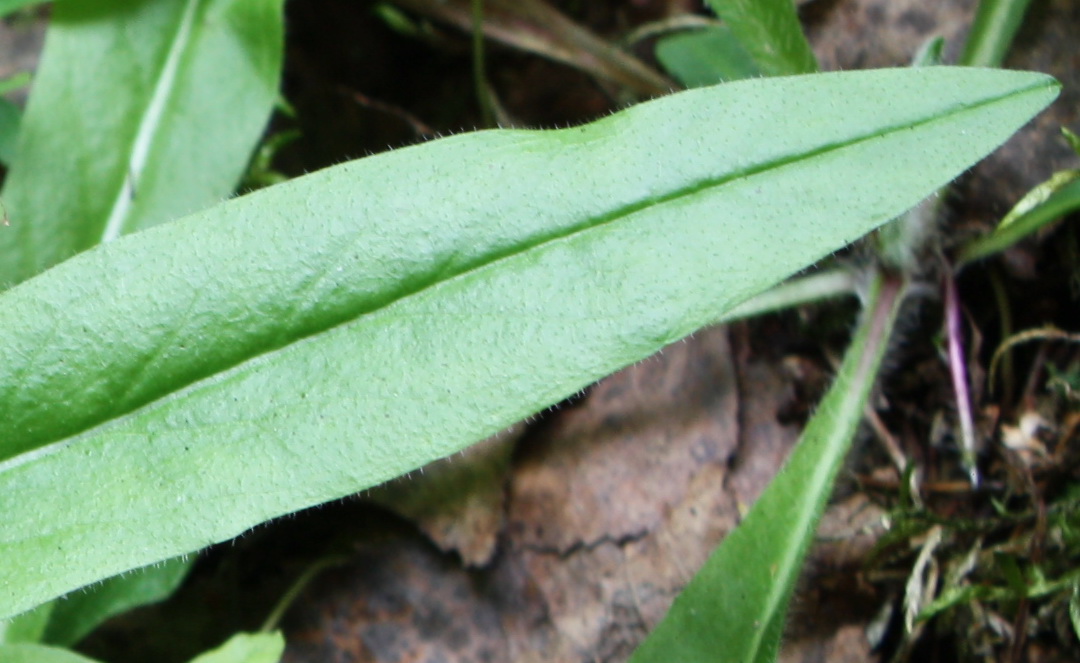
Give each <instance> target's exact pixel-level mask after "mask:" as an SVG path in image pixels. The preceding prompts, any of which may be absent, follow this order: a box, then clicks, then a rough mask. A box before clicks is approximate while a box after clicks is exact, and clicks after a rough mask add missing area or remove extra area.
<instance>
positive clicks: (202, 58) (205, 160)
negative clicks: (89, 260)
mask: <svg viewBox="0 0 1080 663" xmlns="http://www.w3.org/2000/svg"><path fill="white" fill-rule="evenodd" d="M281 4H282V0H79V1H78V2H59V3H57V4H56V6H55V7H54V10H53V16H52V20H51V22H50V25H49V31H48V35H47V38H46V43H45V50H44V53H43V55H42V60H41V66H40V68H39V70H38V73H37V75H36V77H35V80H34V83H33V87H32V89H31V95H30V99H29V101H28V103H27V108H26V113H25V115H24V116H23V120H22V126H21V129H20V132H19V138H18V147H17V150H16V155H17V156H16V160H15V162H14V163H12V165H11V171H10V173H9V175H8V179H7V182H6V183H5V187H4V202H5V205H6V206H7V209H8V216H9V217H10V219H11V227H10V228H5V229H4V232H2V233H0V286H4V285H10V284H12V283H16V282H18V281H21V280H23V279H25V278H27V277H29V276H32V275H33V274H36V273H37V272H39V271H41V270H43V269H45V268H47V267H49V266H51V265H53V264H55V263H57V262H60V261H61V260H63V259H65V258H67V257H69V256H71V255H72V254H74V253H77V252H79V251H82V250H84V249H87V248H89V247H91V246H93V245H95V244H97V243H99V242H101V241H103V240H109V239H112V238H114V237H116V236H118V235H120V234H122V233H126V232H130V231H132V230H137V229H139V228H145V227H149V226H152V225H155V224H158V223H161V222H163V221H168V220H170V219H173V218H176V217H179V216H182V215H184V214H188V213H190V212H194V211H196V210H199V209H202V208H204V207H207V206H209V205H211V204H213V203H215V202H218V201H219V200H221V199H222V198H224V197H226V196H228V195H230V194H231V193H232V192H233V188H234V187H235V186H236V183H237V181H238V180H239V178H240V176H241V175H242V174H243V172H244V169H245V166H246V165H247V161H248V158H249V156H250V154H251V151H252V150H253V148H254V146H255V144H256V142H257V140H258V138H259V136H260V134H261V133H262V130H263V127H264V126H265V124H266V120H267V118H268V116H269V113H270V109H271V108H272V106H273V103H274V99H275V96H276V94H277V85H278V79H279V76H280V70H281V59H282V49H283V46H282V43H283V33H282V30H283V28H282V16H281Z"/></svg>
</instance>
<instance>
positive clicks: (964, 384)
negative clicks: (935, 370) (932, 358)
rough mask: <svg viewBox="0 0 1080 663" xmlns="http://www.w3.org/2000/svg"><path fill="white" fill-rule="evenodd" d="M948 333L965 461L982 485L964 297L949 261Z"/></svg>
mask: <svg viewBox="0 0 1080 663" xmlns="http://www.w3.org/2000/svg"><path fill="white" fill-rule="evenodd" d="M942 278H943V280H944V281H945V335H946V342H947V344H948V348H949V376H950V377H951V378H952V383H953V391H954V392H955V393H956V414H957V417H958V418H959V419H960V438H961V449H962V450H961V454H960V457H961V462H963V464H964V469H965V470H967V472H968V478H969V479H970V480H971V486H972V487H973V488H978V487H979V468H978V467H977V466H976V464H975V419H974V417H973V416H972V410H971V390H970V389H969V388H968V376H967V364H966V363H965V360H964V346H963V337H964V332H963V329H961V321H960V320H961V318H960V296H959V295H958V294H957V291H956V279H955V278H954V276H953V271H952V266H951V265H949V263H948V262H945V274H944V276H943V277H942Z"/></svg>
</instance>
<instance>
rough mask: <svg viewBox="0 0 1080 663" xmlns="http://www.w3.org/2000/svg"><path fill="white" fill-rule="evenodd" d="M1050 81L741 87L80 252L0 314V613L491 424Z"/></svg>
mask: <svg viewBox="0 0 1080 663" xmlns="http://www.w3.org/2000/svg"><path fill="white" fill-rule="evenodd" d="M1057 89H1058V86H1057V85H1056V83H1055V82H1054V81H1053V79H1051V78H1049V77H1047V76H1044V75H1039V74H1028V73H1019V72H1001V71H990V70H964V69H952V68H933V69H922V70H910V71H905V70H881V71H869V72H849V73H840V74H823V75H819V76H808V77H794V78H786V79H757V80H751V81H743V82H739V83H733V84H729V85H724V86H720V87H714V88H706V89H700V90H693V91H688V92H684V93H680V94H678V95H673V96H670V97H666V98H662V99H659V100H656V101H653V102H649V103H646V104H642V105H639V106H636V107H634V108H631V109H629V110H627V111H624V112H622V113H620V114H617V115H613V116H611V117H608V118H605V119H604V120H601V121H599V122H596V123H593V124H591V125H587V126H584V127H577V128H572V129H566V130H561V131H551V132H533V131H491V132H480V133H475V134H469V135H462V136H458V137H453V138H449V139H445V140H440V141H436V142H433V143H429V144H427V145H423V146H418V147H414V148H408V149H404V150H399V151H396V152H393V153H388V154H384V155H379V156H377V157H373V158H369V159H364V160H360V161H356V162H352V163H349V164H345V165H342V166H338V167H335V168H330V169H327V170H324V171H320V172H318V173H314V174H312V175H309V176H306V177H303V178H299V179H297V180H293V181H290V182H288V183H285V184H282V185H279V186H275V187H271V188H268V189H264V190H262V191H259V192H257V193H254V194H251V195H249V196H246V197H243V198H240V199H237V200H234V201H230V202H228V203H225V204H223V205H220V206H218V207H215V208H213V209H211V210H208V211H206V212H204V213H200V214H197V215H194V216H192V217H189V218H187V219H185V220H182V221H178V222H176V223H171V224H165V225H162V226H159V227H156V228H152V229H150V230H148V231H145V232H142V233H137V234H135V235H133V236H131V237H129V238H125V239H122V240H120V241H118V242H114V243H112V244H110V245H106V246H103V247H100V248H98V249H95V250H92V251H88V252H86V253H84V254H82V255H80V256H77V257H75V258H74V259H72V260H70V261H68V262H66V263H64V264H62V265H59V266H58V267H56V268H53V269H51V270H49V271H48V272H46V273H45V274H43V275H41V276H39V277H37V278H35V279H32V280H30V281H28V282H26V283H24V284H22V285H20V286H17V287H15V288H13V289H11V290H10V291H8V292H7V293H5V294H3V295H0V390H3V394H2V396H0V445H2V447H0V453H2V456H0V458H3V459H5V460H3V461H2V462H0V512H3V513H4V514H5V518H4V519H3V520H2V521H0V557H2V558H3V559H5V560H6V562H5V564H4V565H3V566H0V615H7V614H13V613H16V612H19V611H21V610H24V609H26V608H29V607H30V606H32V605H34V604H36V603H39V602H41V601H43V600H47V599H49V598H51V597H53V596H56V595H57V594H60V593H63V592H66V591H70V590H71V589H72V588H74V587H77V586H80V585H83V584H86V583H88V582H91V581H94V580H97V579H100V578H102V577H104V576H108V575H113V574H115V573H117V572H119V571H122V570H124V569H127V568H132V567H135V566H141V565H145V564H148V563H151V562H153V561H155V560H159V559H164V558H166V557H171V556H175V555H178V554H182V553H184V552H188V551H191V550H195V549H197V548H201V547H203V546H205V545H207V544H210V543H213V542H215V541H221V540H223V539H226V538H229V537H232V536H235V535H236V534H238V533H240V532H242V531H243V530H244V529H245V528H248V527H250V526H252V525H254V524H256V523H259V522H262V521H264V520H267V519H269V518H272V517H275V516H277V515H280V514H282V513H286V512H289V511H294V510H296V509H299V508H303V507H305V506H308V505H312V504H316V503H320V502H323V501H326V500H329V499H334V498H337V497H340V496H342V495H346V494H349V493H352V492H354V491H357V490H360V489H362V488H365V487H368V486H371V485H373V484H376V483H380V482H382V481H385V480H386V479H389V478H391V477H393V476H397V475H399V474H402V473H404V472H406V471H408V470H410V469H413V468H415V467H418V466H420V465H422V464H424V463H426V462H428V461H431V460H433V459H436V458H439V457H442V456H445V455H447V454H450V453H453V452H454V451H456V450H458V449H461V448H462V447H463V446H465V445H467V444H469V443H470V442H472V441H475V440H477V439H480V438H483V437H486V436H488V435H490V434H492V433H495V432H496V431H498V430H499V429H501V428H503V427H505V426H507V425H508V424H510V423H512V422H514V421H516V420H518V419H521V418H523V417H525V416H527V415H529V414H531V413H532V412H535V411H536V410H538V409H541V408H543V407H545V406H547V405H550V404H551V403H554V402H557V401H558V400H560V399H562V398H564V397H566V396H568V395H570V394H573V393H574V392H576V391H577V390H579V389H581V388H582V387H584V386H586V385H587V384H589V383H590V382H592V381H594V380H596V379H598V378H600V377H602V376H604V375H606V374H608V373H610V372H612V371H614V370H616V369H618V368H621V367H623V366H626V365H627V364H630V363H632V362H634V361H638V360H640V359H642V358H644V357H646V356H648V355H649V354H651V353H653V352H655V351H656V350H658V349H659V348H661V347H663V346H664V345H665V344H667V343H671V342H673V341H675V340H677V339H679V338H682V337H683V336H685V335H687V334H689V333H691V332H692V331H694V330H695V329H697V328H699V327H700V326H702V325H704V324H707V323H708V322H710V321H712V320H715V319H717V318H718V317H719V316H720V315H721V314H723V313H724V312H725V311H727V310H728V309H730V308H731V307H732V306H733V305H735V304H737V303H738V302H740V301H743V300H745V299H746V298H748V297H750V296H752V295H754V294H756V293H758V292H760V291H762V290H764V289H765V288H767V287H769V286H770V285H772V284H774V283H776V282H778V281H780V280H781V279H782V278H784V277H785V276H787V275H789V274H791V273H792V272H794V271H797V270H799V269H801V268H803V267H805V266H806V265H808V264H810V263H812V262H814V261H815V260H817V259H819V258H821V257H822V256H824V255H827V254H828V253H830V252H831V251H834V250H836V249H837V248H840V247H841V246H843V245H845V244H847V243H848V242H851V241H853V240H854V239H856V238H857V237H859V236H860V235H862V234H864V233H865V232H867V231H869V230H870V229H872V228H874V227H876V226H877V225H879V224H881V223H883V222H885V221H887V220H888V219H890V218H892V217H894V216H896V215H897V214H899V213H900V212H902V211H903V210H904V209H906V208H907V207H909V206H911V205H912V204H914V203H916V202H918V200H919V199H920V198H921V197H922V196H924V195H926V194H927V193H929V192H931V191H933V190H934V189H935V188H936V187H938V186H940V185H941V184H942V183H944V182H946V181H947V180H948V179H949V178H950V177H952V176H953V175H954V174H956V173H957V172H959V171H961V170H963V169H964V168H965V167H967V166H968V165H970V164H971V163H973V162H974V161H976V160H977V159H978V158H980V157H981V156H983V155H984V154H985V153H986V152H987V151H989V150H990V149H992V148H993V147H994V146H995V145H997V144H999V143H1000V142H1002V141H1003V140H1004V139H1005V138H1006V137H1008V135H1009V134H1010V133H1011V132H1012V131H1013V130H1015V129H1016V128H1017V127H1018V126H1019V125H1020V124H1022V123H1023V122H1025V121H1027V119H1028V118H1030V117H1031V116H1032V115H1033V114H1034V113H1036V112H1037V111H1038V110H1039V109H1041V108H1042V107H1043V106H1045V105H1046V104H1047V103H1049V101H1050V100H1051V99H1053V98H1054V96H1055V95H1056V94H1057ZM830 108H839V109H842V111H843V112H835V113H834V112H824V113H823V112H820V111H821V109H830ZM73 551H78V554H77V555H74V554H73Z"/></svg>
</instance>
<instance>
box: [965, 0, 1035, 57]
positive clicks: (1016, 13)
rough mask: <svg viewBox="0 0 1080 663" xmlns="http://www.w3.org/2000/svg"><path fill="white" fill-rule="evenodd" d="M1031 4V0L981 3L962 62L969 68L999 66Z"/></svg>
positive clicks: (989, 0)
mask: <svg viewBox="0 0 1080 663" xmlns="http://www.w3.org/2000/svg"><path fill="white" fill-rule="evenodd" d="M1030 3H1031V0H979V7H978V9H977V10H976V12H975V20H974V22H972V24H971V31H970V32H969V33H968V38H967V41H966V42H964V52H963V53H962V54H961V55H960V63H961V64H964V65H967V66H970V67H1000V66H1001V64H1002V63H1003V62H1004V61H1005V55H1006V54H1007V53H1008V52H1009V47H1010V46H1011V45H1012V41H1013V38H1014V37H1016V33H1017V31H1018V30H1019V29H1020V25H1021V24H1022V23H1023V22H1024V14H1025V13H1027V8H1028V5H1029V4H1030Z"/></svg>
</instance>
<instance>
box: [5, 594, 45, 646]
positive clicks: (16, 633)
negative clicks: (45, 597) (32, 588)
mask: <svg viewBox="0 0 1080 663" xmlns="http://www.w3.org/2000/svg"><path fill="white" fill-rule="evenodd" d="M55 603H56V602H55V601H49V602H48V603H42V604H41V605H39V606H37V607H36V608H34V609H32V610H27V611H26V612H23V613H20V614H18V615H15V616H14V617H11V618H10V619H5V620H3V621H0V644H14V643H20V642H41V640H42V638H44V637H45V629H46V628H47V627H48V625H49V616H50V615H52V609H53V606H54V605H55Z"/></svg>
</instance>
